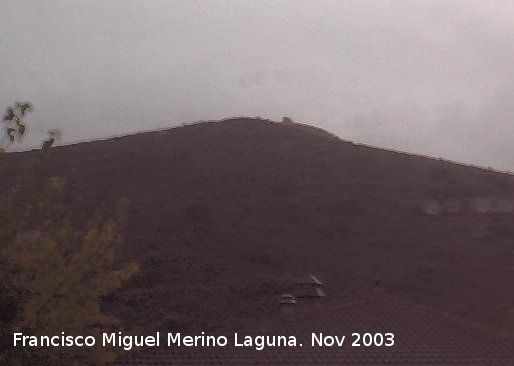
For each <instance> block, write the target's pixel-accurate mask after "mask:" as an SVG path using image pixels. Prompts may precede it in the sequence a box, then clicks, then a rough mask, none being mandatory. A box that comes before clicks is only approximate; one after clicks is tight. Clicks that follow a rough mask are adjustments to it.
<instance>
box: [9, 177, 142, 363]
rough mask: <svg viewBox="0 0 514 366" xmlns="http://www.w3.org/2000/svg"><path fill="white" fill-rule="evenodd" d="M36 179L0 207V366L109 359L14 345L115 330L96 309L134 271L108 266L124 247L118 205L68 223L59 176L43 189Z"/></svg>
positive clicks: (131, 266) (103, 353)
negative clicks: (15, 337)
mask: <svg viewBox="0 0 514 366" xmlns="http://www.w3.org/2000/svg"><path fill="white" fill-rule="evenodd" d="M34 182H35V180H34V179H26V180H25V181H24V182H23V184H16V185H15V187H14V189H12V190H11V191H10V192H9V194H7V195H6V196H5V197H4V198H3V200H2V201H1V204H0V284H2V286H1V287H0V291H1V293H0V313H1V314H2V316H1V317H0V322H1V323H0V328H1V329H2V330H4V332H5V333H4V334H3V335H2V338H1V339H0V350H1V349H3V350H4V351H0V352H1V354H0V364H9V365H13V366H15V365H27V364H34V365H35V364H37V365H89V364H95V365H97V364H100V363H102V362H107V361H112V360H114V358H115V356H116V354H115V353H114V352H113V351H112V350H109V349H107V348H101V347H95V348H94V349H91V348H87V347H86V348H77V347H66V348H64V347H59V348H57V347H55V348H51V349H48V348H47V349H38V348H20V347H16V348H14V347H13V344H12V343H13V342H12V334H13V332H23V333H25V334H31V335H49V336H52V335H61V332H65V334H66V335H88V334H91V335H93V334H100V332H102V331H106V330H109V331H114V330H116V329H118V327H119V326H120V325H121V324H120V322H119V321H118V320H117V319H115V318H113V317H111V316H108V315H106V314H105V313H104V312H103V311H102V309H101V300H102V298H103V297H104V296H105V295H107V294H109V293H112V292H113V291H114V290H116V289H117V288H119V287H120V286H121V285H122V283H123V282H124V281H125V280H127V279H129V278H130V277H132V276H133V275H134V274H135V273H136V272H137V271H138V266H137V264H135V263H128V264H124V265H121V266H120V267H119V268H114V260H115V255H116V252H117V250H119V249H120V247H121V245H122V239H121V236H120V232H119V228H120V225H121V224H122V223H123V217H124V211H125V209H124V206H125V204H123V203H121V204H120V206H119V207H118V209H117V211H116V214H114V215H113V216H112V217H107V218H106V217H104V216H103V215H102V214H100V213H99V212H96V213H94V214H93V215H92V216H91V219H90V220H89V222H88V223H87V224H86V225H85V226H84V227H81V226H78V225H76V224H74V223H73V218H72V217H71V215H70V214H69V212H68V210H67V208H66V207H67V206H66V205H65V202H66V201H67V200H69V199H71V198H70V197H71V196H72V195H73V191H72V190H71V189H70V187H68V185H67V184H66V181H65V180H64V179H63V178H51V179H50V180H49V181H48V182H47V183H46V184H45V185H44V187H42V188H38V187H37V185H36V184H35V183H34Z"/></svg>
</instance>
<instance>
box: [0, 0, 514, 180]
mask: <svg viewBox="0 0 514 366" xmlns="http://www.w3.org/2000/svg"><path fill="white" fill-rule="evenodd" d="M0 5H1V8H0V9H1V11H0V50H1V53H0V103H1V104H2V105H4V106H5V107H6V106H7V105H9V104H11V103H12V102H13V101H15V100H29V101H32V102H33V104H34V105H35V108H36V109H35V111H34V113H32V114H31V115H30V117H29V118H28V122H29V123H30V138H29V139H28V141H27V144H29V145H30V144H37V142H38V141H40V140H41V139H42V138H43V137H44V132H45V131H46V130H47V129H48V128H54V127H58V128H61V129H62V130H63V131H64V139H63V143H71V142H76V141H84V140H90V139H96V138H105V137H108V136H112V135H122V134H126V133H133V132H136V131H141V130H151V129H156V128H163V127H166V126H175V125H178V124H181V123H183V122H193V121H197V120H203V119H205V120H207V119H221V118H224V117H230V116H242V115H244V116H261V117H265V118H271V119H275V120H278V119H280V118H281V117H282V116H291V117H292V118H293V119H295V120H297V121H300V122H305V123H310V124H314V125H317V126H320V127H322V128H325V129H327V130H329V131H331V132H334V133H336V134H337V135H339V136H341V137H342V138H343V139H348V140H353V141H357V142H362V143H367V144H371V145H376V146H381V147H388V148H394V149H398V150H403V151H409V152H414V153H418V154H427V155H431V156H436V157H439V156H441V157H444V158H447V159H451V160H456V161H461V162H465V163H472V164H476V165H482V166H492V167H495V168H497V169H505V170H511V171H514V123H513V122H514V121H513V120H512V119H513V117H514V72H512V71H513V70H514V2H512V1H493V0H482V1H475V0H452V1H447V0H445V1H438V0H428V1H423V0H417V1H407V0H404V1H403V0H395V1H387V0H373V1H367V0H355V1H349V0H348V1H346V0H316V1H312V0H198V1H192V0H181V1H172V0H138V1H135V0H94V1H93V0H88V1H81V2H78V1H69V0H62V1H57V0H45V1H37V0H34V1H24V0H16V1H14V0H0Z"/></svg>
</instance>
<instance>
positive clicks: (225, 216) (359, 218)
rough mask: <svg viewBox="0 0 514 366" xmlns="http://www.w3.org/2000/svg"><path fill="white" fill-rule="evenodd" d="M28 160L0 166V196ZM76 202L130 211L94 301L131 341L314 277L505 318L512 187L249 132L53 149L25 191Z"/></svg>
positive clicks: (296, 137)
mask: <svg viewBox="0 0 514 366" xmlns="http://www.w3.org/2000/svg"><path fill="white" fill-rule="evenodd" d="M35 154H39V152H37V151H32V152H26V153H16V154H4V155H2V156H1V157H0V174H1V176H2V177H4V179H3V180H2V182H0V185H1V186H2V187H4V188H5V187H7V186H9V185H10V184H12V182H13V180H12V179H11V178H6V177H10V175H8V172H9V173H14V176H16V175H19V174H21V172H22V171H23V169H24V168H25V167H26V166H27V164H28V163H29V161H30V158H31V157H32V156H34V155H35ZM52 175H60V176H64V177H66V178H67V179H68V181H69V182H70V183H71V184H73V185H74V186H75V187H77V188H78V189H79V191H80V196H81V199H80V200H77V201H76V202H70V203H69V204H70V205H71V208H72V210H73V211H74V212H75V213H76V215H77V219H80V217H81V216H80V215H81V213H82V212H86V211H87V210H88V209H91V208H94V207H97V208H102V209H104V210H106V211H109V210H110V209H111V208H112V207H113V205H114V204H115V203H116V202H117V201H118V200H119V199H120V198H122V197H126V198H128V199H129V200H130V202H131V205H130V210H129V217H128V222H127V225H126V227H125V228H124V232H123V235H124V238H125V242H126V245H125V247H124V248H125V249H124V251H123V253H120V258H119V259H120V260H122V261H125V260H132V261H136V262H138V263H139V264H140V266H141V273H140V274H139V275H138V276H137V277H136V278H135V279H133V280H131V281H130V282H129V283H128V284H127V285H126V286H125V287H124V288H123V289H122V290H120V291H118V292H117V293H116V294H115V295H113V296H111V297H110V298H108V299H106V303H105V306H106V307H107V308H108V309H109V311H111V312H113V313H114V314H116V315H118V316H120V317H122V318H123V319H125V320H126V321H127V323H128V324H130V325H131V326H133V327H142V328H148V329H151V330H155V329H157V330H158V329H167V330H169V329H174V330H193V329H194V330H198V329H200V330H206V331H207V330H209V329H218V330H219V329H223V328H229V327H230V328H233V327H238V326H243V325H244V324H245V323H246V322H248V321H251V320H255V319H259V318H261V317H263V316H265V315H266V314H271V313H273V312H275V311H276V307H277V305H276V304H277V298H278V296H279V295H280V294H281V293H282V292H283V291H287V289H288V287H289V286H290V285H291V284H292V283H294V281H295V279H296V278H298V277H299V276H301V275H302V274H304V273H306V272H313V273H316V274H317V275H318V276H319V277H320V278H321V279H322V280H323V281H324V283H325V287H326V292H327V294H328V295H329V298H330V299H332V300H338V299H347V298H350V297H356V296H360V295H366V294H368V293H370V292H372V291H374V288H375V287H377V285H378V286H379V287H380V290H381V291H384V292H386V293H391V294H394V295H402V296H405V297H408V298H409V299H410V300H411V301H413V302H416V303H421V304H425V305H430V306H433V307H436V308H439V309H441V310H442V311H446V312H450V313H455V314H458V315H460V316H464V317H467V318H471V319H474V320H478V321H481V322H485V323H489V324H491V325H494V326H497V327H502V326H503V325H504V323H505V321H506V319H507V317H508V313H509V311H510V310H511V309H513V308H514V292H513V291H512V280H513V278H514V263H513V262H512V257H513V255H514V243H513V242H512V234H514V220H513V219H514V216H513V215H514V213H513V212H512V203H511V202H512V201H511V200H512V199H514V178H513V177H512V176H510V175H507V174H501V173H496V172H492V171H488V170H484V169H479V168H474V167H468V166H463V165H458V164H454V163H450V162H446V161H442V160H437V159H430V158H425V157H420V156H414V155H408V154H401V153H397V152H391V151H386V150H380V149H375V148H371V147H366V146H360V145H354V144H352V143H351V142H345V141H342V140H340V139H338V138H336V137H334V136H333V135H330V134H328V133H325V132H323V131H320V130H319V129H314V128H310V127H308V126H304V125H303V126H299V125H294V124H292V125H282V124H278V123H273V122H271V121H265V120H257V119H245V118H239V119H229V120H224V121H219V122H205V123H200V124H194V125H190V126H184V127H181V128H174V129H170V130H165V131H157V132H150V133H142V134H137V135H132V136H126V137H121V138H114V139H109V140H103V141H94V142H90V143H82V144H77V145H69V146H62V147H57V148H55V149H53V150H52V151H49V152H48V154H47V155H46V157H45V159H44V162H43V164H42V166H40V167H39V168H37V171H36V176H37V177H38V179H40V180H41V181H42V180H43V179H45V178H46V177H49V176H52Z"/></svg>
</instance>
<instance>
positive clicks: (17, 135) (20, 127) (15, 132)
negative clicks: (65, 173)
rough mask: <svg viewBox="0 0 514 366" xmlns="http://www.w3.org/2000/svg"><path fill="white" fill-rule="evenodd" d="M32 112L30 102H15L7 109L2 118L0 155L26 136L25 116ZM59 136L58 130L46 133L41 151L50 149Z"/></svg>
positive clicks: (32, 108)
mask: <svg viewBox="0 0 514 366" xmlns="http://www.w3.org/2000/svg"><path fill="white" fill-rule="evenodd" d="M33 110H34V107H33V105H32V103H30V102H15V103H14V104H13V105H11V106H9V107H7V109H6V111H5V114H4V116H3V118H2V120H3V122H4V137H3V139H2V143H1V145H3V146H0V153H1V152H5V150H6V148H7V146H9V145H11V144H14V143H16V142H21V141H22V140H23V138H24V137H25V135H26V134H27V124H26V122H25V116H26V115H27V114H28V113H29V112H32V111H33ZM60 136H61V131H60V130H59V129H51V130H49V131H48V132H47V138H46V139H45V140H44V141H43V145H42V149H43V150H47V149H48V148H50V147H52V146H53V144H54V143H55V141H56V140H57V139H59V138H60Z"/></svg>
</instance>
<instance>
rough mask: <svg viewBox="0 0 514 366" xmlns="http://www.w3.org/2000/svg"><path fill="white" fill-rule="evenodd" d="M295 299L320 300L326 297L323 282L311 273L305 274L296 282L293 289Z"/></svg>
mask: <svg viewBox="0 0 514 366" xmlns="http://www.w3.org/2000/svg"><path fill="white" fill-rule="evenodd" d="M295 290H296V291H295V292H296V298H297V299H314V300H320V299H323V298H324V297H326V295H325V291H324V290H323V282H321V281H320V280H319V278H318V277H316V276H315V275H313V274H312V273H307V274H306V275H305V276H304V277H302V278H301V279H300V281H298V283H297V284H296V288H295Z"/></svg>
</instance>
